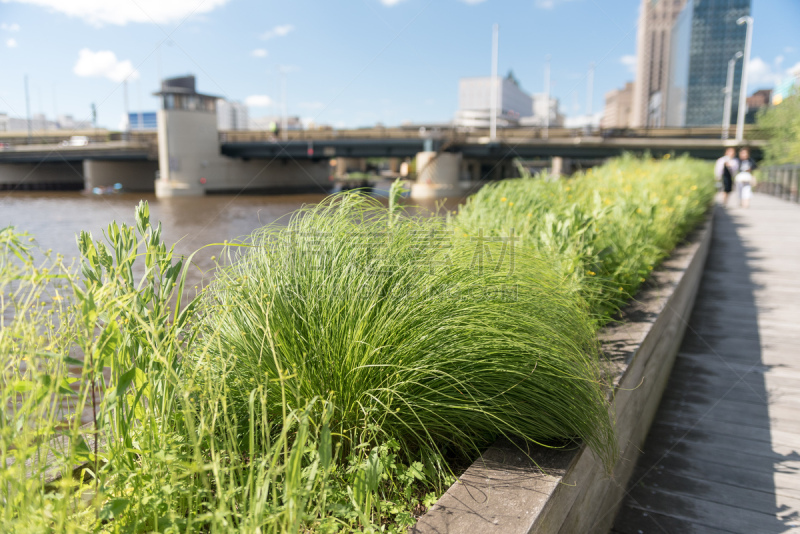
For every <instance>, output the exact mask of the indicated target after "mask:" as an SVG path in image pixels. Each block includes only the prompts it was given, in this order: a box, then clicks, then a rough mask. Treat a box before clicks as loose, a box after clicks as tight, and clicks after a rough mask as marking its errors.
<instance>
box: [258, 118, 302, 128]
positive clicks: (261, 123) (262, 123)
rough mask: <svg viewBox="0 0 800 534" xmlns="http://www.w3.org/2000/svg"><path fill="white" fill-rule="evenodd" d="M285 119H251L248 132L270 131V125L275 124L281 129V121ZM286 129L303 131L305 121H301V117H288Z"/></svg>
mask: <svg viewBox="0 0 800 534" xmlns="http://www.w3.org/2000/svg"><path fill="white" fill-rule="evenodd" d="M282 120H283V119H282V118H281V117H276V116H274V115H273V116H269V115H268V116H265V117H256V118H253V119H250V120H249V121H248V122H249V128H248V130H260V131H269V129H270V125H271V124H272V123H275V124H276V125H277V126H278V128H280V127H281V121H282ZM286 129H287V130H302V129H303V121H301V120H300V117H286Z"/></svg>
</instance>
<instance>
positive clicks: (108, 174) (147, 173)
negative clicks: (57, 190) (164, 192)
mask: <svg viewBox="0 0 800 534" xmlns="http://www.w3.org/2000/svg"><path fill="white" fill-rule="evenodd" d="M157 170H158V162H157V161H106V160H96V159H85V160H83V176H84V189H86V190H87V191H91V190H92V189H94V188H95V187H111V186H114V185H115V184H122V188H123V189H124V190H125V191H143V192H153V179H154V178H155V174H156V171H157Z"/></svg>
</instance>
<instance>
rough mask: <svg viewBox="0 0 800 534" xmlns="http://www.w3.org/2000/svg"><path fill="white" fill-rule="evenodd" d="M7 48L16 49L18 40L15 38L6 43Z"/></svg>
mask: <svg viewBox="0 0 800 534" xmlns="http://www.w3.org/2000/svg"><path fill="white" fill-rule="evenodd" d="M6 46H7V47H9V48H16V47H17V40H16V39H14V38H13V37H12V38H10V39H9V40H7V41H6Z"/></svg>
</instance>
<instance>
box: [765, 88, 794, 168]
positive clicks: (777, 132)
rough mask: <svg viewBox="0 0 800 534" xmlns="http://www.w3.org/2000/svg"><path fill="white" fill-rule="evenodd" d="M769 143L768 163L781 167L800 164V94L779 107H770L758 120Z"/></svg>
mask: <svg viewBox="0 0 800 534" xmlns="http://www.w3.org/2000/svg"><path fill="white" fill-rule="evenodd" d="M757 123H758V126H759V128H761V129H762V130H763V131H764V132H765V133H766V134H767V138H768V140H769V142H768V143H767V146H766V148H765V149H764V153H765V156H766V158H765V159H766V163H768V164H770V165H780V164H783V163H798V162H800V93H798V91H797V89H795V91H794V93H793V94H792V95H791V96H789V97H788V98H786V99H785V100H784V101H783V102H781V103H780V104H778V105H777V106H770V107H769V108H767V110H766V111H764V112H763V113H760V114H759V115H758V118H757Z"/></svg>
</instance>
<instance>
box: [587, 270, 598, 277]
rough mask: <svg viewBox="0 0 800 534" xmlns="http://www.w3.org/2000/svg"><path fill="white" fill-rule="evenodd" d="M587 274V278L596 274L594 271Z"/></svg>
mask: <svg viewBox="0 0 800 534" xmlns="http://www.w3.org/2000/svg"><path fill="white" fill-rule="evenodd" d="M587 272H588V273H589V276H594V275H595V274H597V273H595V272H594V271H587Z"/></svg>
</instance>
